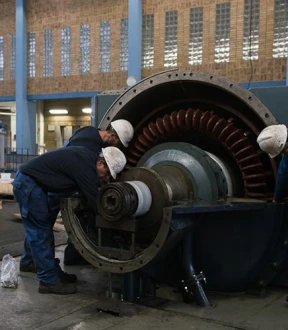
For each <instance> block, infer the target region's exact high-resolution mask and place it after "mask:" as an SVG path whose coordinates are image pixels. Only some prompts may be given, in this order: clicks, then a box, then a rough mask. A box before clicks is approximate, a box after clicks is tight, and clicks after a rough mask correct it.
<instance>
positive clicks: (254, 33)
mask: <svg viewBox="0 0 288 330" xmlns="http://www.w3.org/2000/svg"><path fill="white" fill-rule="evenodd" d="M259 11H260V0H253V1H251V0H245V3H244V28H243V60H250V59H251V60H258V53H259Z"/></svg>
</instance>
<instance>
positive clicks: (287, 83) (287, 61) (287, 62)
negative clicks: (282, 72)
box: [286, 54, 288, 86]
mask: <svg viewBox="0 0 288 330" xmlns="http://www.w3.org/2000/svg"><path fill="white" fill-rule="evenodd" d="M286 86H288V54H287V58H286Z"/></svg>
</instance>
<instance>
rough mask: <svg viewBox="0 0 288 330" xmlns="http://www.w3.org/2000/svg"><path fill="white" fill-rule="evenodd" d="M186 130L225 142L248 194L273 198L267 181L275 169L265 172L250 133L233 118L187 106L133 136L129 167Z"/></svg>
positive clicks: (252, 196)
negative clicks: (238, 126) (247, 133)
mask: <svg viewBox="0 0 288 330" xmlns="http://www.w3.org/2000/svg"><path fill="white" fill-rule="evenodd" d="M187 131H199V132H205V133H207V134H209V135H212V136H213V137H214V138H216V139H217V140H218V141H219V142H221V143H222V145H224V146H225V147H226V148H227V149H228V150H229V152H230V153H231V154H232V155H233V157H234V159H235V160H236V162H237V164H238V166H239V169H240V171H241V172H242V178H243V181H244V188H245V195H246V197H250V198H270V197H271V196H272V194H271V192H269V188H268V181H269V177H271V176H273V173H272V172H265V170H264V166H263V164H262V162H261V159H260V157H259V154H258V153H257V151H256V150H255V148H254V147H253V145H252V144H251V142H250V140H249V138H248V137H247V135H246V134H245V133H244V132H243V131H242V130H241V129H239V128H237V127H236V126H235V123H234V121H233V119H229V120H225V119H223V118H220V117H219V116H217V115H216V114H214V113H213V112H212V111H202V110H200V109H188V110H179V111H173V112H172V113H171V114H169V115H168V114H166V115H165V116H163V117H162V118H157V119H156V121H155V122H150V123H149V124H148V125H147V126H146V127H144V128H143V129H142V130H141V132H140V133H139V134H138V135H137V136H135V137H134V139H133V141H132V142H131V144H130V146H129V149H128V152H127V161H128V165H127V168H129V167H133V166H135V165H136V164H137V162H138V161H139V159H140V158H141V157H142V156H143V155H144V154H145V153H146V152H147V151H148V150H149V149H151V148H152V147H154V146H155V145H157V144H159V143H163V142H165V141H167V140H168V139H170V140H171V136H173V135H175V134H176V135H178V136H179V134H181V133H185V132H187Z"/></svg>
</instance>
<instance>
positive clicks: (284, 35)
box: [273, 0, 288, 58]
mask: <svg viewBox="0 0 288 330" xmlns="http://www.w3.org/2000/svg"><path fill="white" fill-rule="evenodd" d="M287 53H288V0H275V5H274V39H273V57H274V58H277V57H287Z"/></svg>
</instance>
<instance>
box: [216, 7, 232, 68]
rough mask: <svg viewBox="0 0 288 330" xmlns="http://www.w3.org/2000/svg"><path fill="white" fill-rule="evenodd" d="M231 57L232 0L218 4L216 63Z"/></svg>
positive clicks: (227, 60) (226, 60)
mask: <svg viewBox="0 0 288 330" xmlns="http://www.w3.org/2000/svg"><path fill="white" fill-rule="evenodd" d="M229 58H230V2H225V3H218V4H217V5H216V33H215V56H214V60H215V62H216V63H221V62H229Z"/></svg>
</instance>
